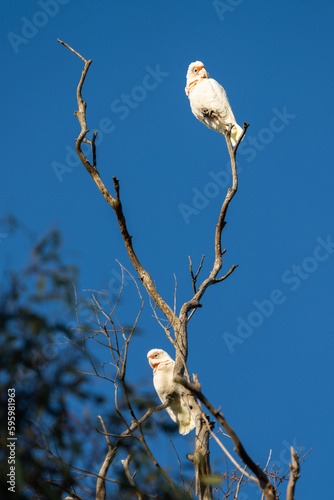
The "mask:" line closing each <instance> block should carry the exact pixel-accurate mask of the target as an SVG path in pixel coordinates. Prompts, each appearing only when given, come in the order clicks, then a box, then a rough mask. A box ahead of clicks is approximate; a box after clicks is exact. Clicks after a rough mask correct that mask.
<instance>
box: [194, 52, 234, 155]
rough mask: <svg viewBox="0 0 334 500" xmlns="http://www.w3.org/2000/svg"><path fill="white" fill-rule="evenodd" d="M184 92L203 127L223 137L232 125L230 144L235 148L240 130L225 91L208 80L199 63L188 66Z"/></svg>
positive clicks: (214, 82) (201, 64)
mask: <svg viewBox="0 0 334 500" xmlns="http://www.w3.org/2000/svg"><path fill="white" fill-rule="evenodd" d="M185 91H186V94H187V96H188V97H189V101H190V107H191V111H192V112H193V113H194V115H195V116H196V118H198V119H199V120H200V121H201V122H202V123H204V125H206V126H207V127H209V128H212V130H216V131H217V132H219V133H220V134H222V135H224V134H225V131H226V129H227V127H228V125H230V124H233V127H232V130H231V143H232V146H235V145H236V143H237V141H238V139H239V137H240V134H241V132H242V128H241V127H239V125H238V124H237V122H236V121H235V118H234V114H233V111H232V109H231V106H230V103H229V102H228V98H227V95H226V92H225V90H224V89H223V87H222V86H221V85H220V84H219V83H218V82H216V80H213V79H212V78H209V74H208V72H207V71H206V69H205V67H204V64H203V63H202V62H201V61H196V62H193V63H191V64H190V66H189V68H188V72H187V86H186V88H185Z"/></svg>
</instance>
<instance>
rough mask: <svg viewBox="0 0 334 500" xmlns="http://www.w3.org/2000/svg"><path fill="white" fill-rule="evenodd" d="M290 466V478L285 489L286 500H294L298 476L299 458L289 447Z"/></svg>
mask: <svg viewBox="0 0 334 500" xmlns="http://www.w3.org/2000/svg"><path fill="white" fill-rule="evenodd" d="M290 450H291V464H290V476H289V483H288V487H287V492H286V500H294V498H295V487H296V482H297V481H298V479H299V477H300V475H299V471H300V465H299V458H298V455H297V452H296V451H295V450H294V449H293V447H292V446H291V448H290Z"/></svg>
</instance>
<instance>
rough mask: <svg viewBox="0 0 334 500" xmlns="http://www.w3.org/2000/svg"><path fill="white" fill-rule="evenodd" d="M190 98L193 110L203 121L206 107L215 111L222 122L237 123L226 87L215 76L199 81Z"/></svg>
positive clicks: (210, 110)
mask: <svg viewBox="0 0 334 500" xmlns="http://www.w3.org/2000/svg"><path fill="white" fill-rule="evenodd" d="M190 98H191V102H190V104H191V108H192V111H193V113H194V114H195V115H196V116H197V118H199V119H200V120H201V121H202V117H203V109H204V110H207V111H208V113H210V112H212V113H214V115H215V116H216V117H218V118H219V121H220V122H221V123H222V124H227V123H235V118H234V114H233V112H232V109H231V106H230V103H229V100H228V98H227V95H226V92H225V89H224V88H223V87H222V86H221V85H220V84H219V83H218V82H216V80H214V79H213V78H203V79H202V80H201V81H200V82H198V84H197V85H196V87H195V88H194V90H193V91H192V93H191V94H190ZM199 115H200V116H199Z"/></svg>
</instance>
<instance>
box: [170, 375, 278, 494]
mask: <svg viewBox="0 0 334 500" xmlns="http://www.w3.org/2000/svg"><path fill="white" fill-rule="evenodd" d="M177 382H178V383H180V384H182V385H183V386H184V387H186V388H187V389H188V390H189V391H191V392H192V393H193V394H194V395H195V396H196V398H197V399H199V400H200V401H201V403H203V404H204V406H205V407H206V408H207V409H208V410H209V412H210V413H211V415H213V416H214V417H215V418H216V419H217V420H218V422H219V423H220V425H221V426H222V427H223V429H224V430H225V431H226V432H227V433H228V435H229V436H230V438H231V439H232V441H233V444H234V451H235V452H236V453H237V454H238V455H239V457H240V458H241V460H242V461H243V463H244V464H245V465H247V467H248V468H249V469H250V470H251V471H252V472H253V473H254V474H255V476H256V477H257V479H258V481H259V485H260V487H261V489H262V491H263V493H264V496H265V498H266V500H275V499H276V498H277V497H276V492H275V489H274V487H273V485H272V484H271V483H270V481H269V479H268V476H267V474H266V473H265V472H264V471H263V470H262V469H261V467H260V466H259V465H258V464H256V463H255V462H253V460H252V459H251V457H250V456H249V455H248V453H247V452H246V450H245V448H244V447H243V445H242V443H241V441H240V439H239V438H238V436H237V435H236V433H235V432H234V430H233V429H232V427H231V426H230V425H229V424H228V422H227V421H226V419H225V417H224V415H223V414H222V413H220V411H219V410H217V409H216V408H215V407H214V406H213V405H212V404H211V403H210V401H209V400H208V399H207V398H206V397H205V396H204V394H203V393H202V391H201V386H200V385H199V384H196V385H194V384H190V383H189V382H188V381H186V380H185V379H184V378H182V377H180V378H178V379H177Z"/></svg>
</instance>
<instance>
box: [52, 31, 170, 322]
mask: <svg viewBox="0 0 334 500" xmlns="http://www.w3.org/2000/svg"><path fill="white" fill-rule="evenodd" d="M58 42H59V43H61V44H62V45H64V46H65V47H67V48H68V49H69V50H70V51H71V52H73V53H74V54H75V55H76V56H78V57H79V58H80V59H81V60H82V61H84V63H85V66H84V69H83V71H82V74H81V78H80V81H79V84H78V87H77V102H78V111H76V112H75V116H76V117H77V118H78V120H79V123H80V127H81V131H80V134H79V136H78V138H77V140H76V152H77V154H78V156H79V158H80V160H81V163H82V164H83V165H84V167H85V168H86V170H87V171H88V173H89V174H90V176H91V177H92V179H93V181H94V182H95V184H96V185H97V187H98V189H99V191H100V192H101V194H102V195H103V197H104V199H105V200H106V201H107V203H108V204H109V205H110V206H111V207H112V208H113V210H114V211H115V214H116V217H117V222H118V225H119V228H120V231H121V234H122V237H123V240H124V244H125V248H126V250H127V253H128V255H129V258H130V260H131V263H132V265H133V266H134V268H135V269H136V271H137V273H138V275H139V279H140V280H141V282H142V283H143V285H144V287H145V288H146V290H147V292H148V294H149V295H150V297H152V299H153V301H154V302H155V304H156V305H157V307H158V308H159V309H160V310H161V311H162V312H163V314H164V315H165V316H166V318H167V319H168V321H169V322H170V323H171V324H172V326H173V328H174V329H175V328H178V324H179V320H178V317H177V316H176V314H174V312H173V310H172V309H171V308H170V307H169V305H168V304H167V303H166V302H165V301H164V300H163V298H162V297H161V296H160V295H159V293H158V291H157V289H156V286H155V284H154V283H153V280H152V278H151V276H150V274H149V273H148V272H147V271H146V270H145V269H144V268H143V266H142V265H141V263H140V261H139V259H138V257H137V255H136V253H135V251H134V248H133V244H132V237H131V236H130V234H129V231H128V228H127V224H126V219H125V216H124V212H123V207H122V203H121V199H120V186H119V180H118V179H117V178H116V177H113V182H114V189H115V196H112V195H111V194H110V193H109V191H108V189H107V188H106V186H105V185H104V183H103V182H102V180H101V177H100V174H99V172H98V171H97V168H96V148H95V140H96V136H97V132H94V136H93V139H92V141H88V142H89V143H90V144H91V146H92V156H93V165H91V163H90V162H89V160H88V158H87V157H86V155H85V154H84V153H83V151H82V148H81V145H82V143H83V142H84V141H85V142H87V140H86V135H87V133H88V132H89V130H88V128H87V121H86V102H85V101H83V99H82V86H83V84H84V81H85V78H86V75H87V72H88V69H89V67H90V65H91V63H92V60H86V59H85V58H84V57H82V56H81V55H80V54H79V53H78V52H76V51H75V50H73V49H72V48H71V47H70V46H69V45H68V44H67V43H65V42H63V41H61V40H59V39H58Z"/></svg>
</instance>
